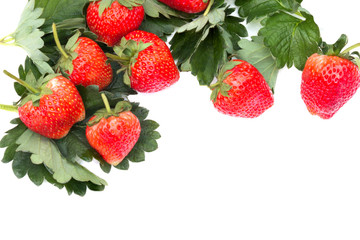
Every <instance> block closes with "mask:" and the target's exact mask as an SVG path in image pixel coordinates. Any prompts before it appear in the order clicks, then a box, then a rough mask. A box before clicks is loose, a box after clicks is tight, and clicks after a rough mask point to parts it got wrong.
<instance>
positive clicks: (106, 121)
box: [86, 94, 141, 166]
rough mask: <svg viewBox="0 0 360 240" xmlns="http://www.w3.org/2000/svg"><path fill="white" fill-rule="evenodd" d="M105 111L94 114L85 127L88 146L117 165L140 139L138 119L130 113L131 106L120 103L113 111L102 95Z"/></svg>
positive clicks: (126, 103)
mask: <svg viewBox="0 0 360 240" xmlns="http://www.w3.org/2000/svg"><path fill="white" fill-rule="evenodd" d="M102 97H103V99H104V103H105V106H106V109H102V110H100V111H98V112H97V113H95V116H93V117H92V118H91V119H90V121H89V123H88V126H87V127H86V138H87V140H88V142H89V143H90V145H91V146H92V147H93V148H94V149H95V150H96V151H97V152H98V153H100V155H101V156H102V157H103V159H104V160H105V161H106V162H107V163H109V164H111V165H114V166H116V165H118V164H119V163H120V162H121V161H122V160H123V159H124V158H125V157H126V156H127V155H128V154H129V153H130V151H131V150H132V148H133V147H134V146H135V144H136V142H137V141H138V139H139V137H140V132H141V127H140V122H139V119H138V118H137V117H136V116H135V115H134V114H133V113H132V112H130V110H131V104H130V103H128V102H120V103H118V104H117V105H116V107H115V109H110V107H109V103H108V102H107V99H106V97H105V95H104V94H102Z"/></svg>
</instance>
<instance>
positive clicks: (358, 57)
mask: <svg viewBox="0 0 360 240" xmlns="http://www.w3.org/2000/svg"><path fill="white" fill-rule="evenodd" d="M347 43H348V37H347V36H346V35H345V34H342V35H341V36H340V38H339V39H338V40H337V41H336V42H335V43H334V44H327V43H326V42H322V43H321V44H320V49H321V53H322V54H324V55H327V56H338V57H341V58H344V59H348V60H350V61H352V62H353V63H354V64H356V65H357V66H358V67H360V53H359V52H357V51H355V52H352V51H353V50H354V49H355V48H358V47H360V43H357V44H355V45H353V46H350V47H348V48H346V49H345V50H343V49H344V48H345V46H346V45H347Z"/></svg>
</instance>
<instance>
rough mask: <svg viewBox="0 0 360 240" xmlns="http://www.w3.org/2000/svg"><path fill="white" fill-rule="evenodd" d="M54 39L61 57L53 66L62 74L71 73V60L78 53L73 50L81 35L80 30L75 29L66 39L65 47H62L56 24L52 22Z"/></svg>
mask: <svg viewBox="0 0 360 240" xmlns="http://www.w3.org/2000/svg"><path fill="white" fill-rule="evenodd" d="M52 29H53V34H54V40H55V43H56V46H57V48H58V50H59V52H60V53H61V58H60V60H59V61H58V63H57V64H56V66H55V69H56V71H57V72H61V73H62V74H63V75H67V74H69V75H70V74H71V73H72V72H73V70H74V65H73V63H72V61H73V60H74V59H75V58H77V57H78V54H77V53H76V52H75V49H76V48H77V47H78V46H79V44H80V43H79V42H78V39H79V37H80V35H81V33H80V31H76V33H75V34H74V35H73V36H72V37H71V38H70V39H69V40H68V42H67V43H66V45H65V47H63V46H62V45H61V43H60V40H59V37H58V34H57V30H56V24H55V23H53V25H52Z"/></svg>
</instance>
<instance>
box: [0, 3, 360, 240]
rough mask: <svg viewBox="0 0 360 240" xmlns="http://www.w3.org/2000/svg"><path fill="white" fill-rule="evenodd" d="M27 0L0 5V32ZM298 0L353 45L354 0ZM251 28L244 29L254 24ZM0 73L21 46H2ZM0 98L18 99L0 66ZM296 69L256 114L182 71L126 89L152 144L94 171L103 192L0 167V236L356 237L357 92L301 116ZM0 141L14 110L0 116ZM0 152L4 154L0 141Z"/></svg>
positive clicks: (359, 222) (327, 34)
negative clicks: (154, 125)
mask: <svg viewBox="0 0 360 240" xmlns="http://www.w3.org/2000/svg"><path fill="white" fill-rule="evenodd" d="M26 2H27V1H26V0H13V1H6V2H4V3H3V4H2V7H1V8H0V36H5V35H7V34H9V33H11V32H12V31H14V30H15V29H16V26H17V22H18V20H19V16H20V13H21V11H22V8H23V7H24V6H25V4H26ZM333 2H335V1H325V0H317V1H310V0H304V2H303V7H305V8H306V9H308V10H309V11H310V12H311V13H312V14H313V15H314V16H315V21H316V22H317V23H318V24H319V26H320V28H321V32H322V37H323V39H325V40H326V41H328V42H329V43H332V42H334V41H336V40H337V38H338V37H339V36H340V34H342V33H346V34H347V35H348V36H349V39H350V44H351V45H352V44H354V43H356V42H359V41H360V30H359V27H358V21H359V17H358V11H359V8H358V7H357V6H354V4H355V3H356V2H357V1H355V0H342V1H340V3H341V4H339V2H338V1H336V4H330V3H333ZM252 32H254V30H253V31H252ZM0 56H1V57H0V66H1V72H2V70H3V69H7V70H8V71H10V72H12V73H17V68H18V65H19V64H22V63H23V61H24V59H25V54H24V52H23V50H22V49H17V48H13V47H2V46H0ZM0 81H1V87H0V102H1V103H4V104H11V103H12V102H13V101H16V100H17V96H16V94H15V91H14V90H13V88H12V84H13V82H12V80H11V79H9V78H8V77H6V76H5V75H4V74H2V73H1V74H0ZM300 83H301V72H299V71H297V70H294V69H291V70H288V69H284V70H282V71H281V72H280V74H279V78H278V83H277V87H276V94H275V105H274V106H273V107H272V108H271V109H269V110H268V111H267V112H265V114H263V115H262V116H261V117H259V118H257V119H240V118H232V117H228V116H224V115H222V114H220V113H218V112H217V111H216V110H215V109H214V108H213V106H212V104H211V102H210V100H209V95H210V91H209V90H208V89H207V88H206V87H200V86H199V85H198V83H197V81H196V79H195V78H194V77H192V76H191V75H190V74H182V75H181V79H180V81H179V82H178V83H177V84H175V85H174V86H172V87H171V88H170V89H167V90H165V91H163V92H159V93H156V94H140V95H138V96H134V97H131V100H133V101H140V102H141V103H142V105H143V106H145V107H147V108H149V109H150V110H151V112H150V116H149V117H150V118H151V119H154V120H156V121H158V122H159V123H160V124H161V127H160V128H159V131H160V132H161V134H162V138H161V140H160V141H159V150H158V151H156V152H154V153H150V154H147V155H146V162H143V163H139V164H131V167H130V170H129V171H127V172H124V171H117V170H113V171H112V172H111V173H110V174H109V175H107V174H104V173H102V172H101V171H100V170H99V169H98V168H97V165H95V164H90V165H87V166H88V167H89V168H91V169H93V170H94V171H96V173H98V174H100V176H102V177H103V178H105V179H106V180H107V182H108V183H109V186H108V187H107V188H106V189H105V191H103V192H91V191H89V192H88V193H87V195H86V196H85V197H78V196H76V195H72V196H68V195H67V193H66V191H65V190H58V189H57V188H55V187H53V186H50V184H48V183H44V184H43V185H42V186H41V187H36V186H35V185H34V184H33V183H32V182H30V180H29V179H28V178H27V176H26V177H25V178H23V179H21V180H19V179H17V178H16V177H15V175H14V174H13V173H12V169H11V164H3V163H0V189H1V195H0V239H29V238H30V239H32V238H34V239H35V238H36V239H49V238H50V239H107V240H110V239H126V240H135V239H136V240H143V239H157V240H165V239H166V240H168V239H171V240H173V239H174V240H175V239H176V240H177V239H181V240H183V239H227V240H230V239H242V240H263V239H276V240H295V239H299V240H300V239H301V240H303V239H307V240H322V239H324V240H325V239H326V240H329V239H347V240H352V239H359V238H360V230H359V226H360V191H359V190H360V189H359V187H360V151H359V144H360V124H359V123H360V93H357V94H356V95H355V97H354V98H352V99H351V100H350V101H349V102H348V103H347V104H346V105H345V106H344V107H343V108H342V109H341V110H340V111H339V112H338V113H337V114H336V115H335V116H334V117H333V118H332V119H331V120H321V119H320V118H318V117H315V116H312V115H310V114H309V113H308V111H307V109H306V107H305V104H304V103H303V102H302V100H301V97H300ZM0 114H1V117H0V121H1V124H0V137H2V136H3V135H4V132H5V131H6V130H8V129H10V128H11V127H12V126H11V125H10V124H9V121H10V120H11V119H13V118H15V117H17V115H16V114H15V113H7V112H1V113H0ZM0 155H1V156H2V155H3V149H1V152H0Z"/></svg>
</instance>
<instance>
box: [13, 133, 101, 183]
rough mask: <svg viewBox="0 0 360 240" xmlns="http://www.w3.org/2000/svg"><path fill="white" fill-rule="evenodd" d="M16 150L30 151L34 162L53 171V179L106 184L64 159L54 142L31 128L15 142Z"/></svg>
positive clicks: (79, 166) (62, 181)
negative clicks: (17, 145)
mask: <svg viewBox="0 0 360 240" xmlns="http://www.w3.org/2000/svg"><path fill="white" fill-rule="evenodd" d="M16 143H17V144H19V147H18V149H17V151H18V152H19V151H21V152H28V153H31V154H32V155H31V161H32V162H33V163H34V164H44V165H45V166H46V167H47V168H49V169H50V170H51V171H52V172H53V177H54V179H55V180H56V181H57V182H59V183H62V184H65V183H67V182H69V181H70V180H71V179H75V180H77V181H81V182H88V181H90V182H92V183H94V184H96V185H107V183H106V181H105V180H103V179H101V178H99V177H97V176H96V175H95V174H93V173H92V172H90V171H89V170H87V169H86V168H85V167H83V166H81V165H80V164H78V163H74V162H70V161H68V160H67V159H65V158H64V157H63V156H62V155H61V153H60V151H59V149H58V148H57V146H56V145H55V143H54V142H52V141H51V140H50V139H48V138H45V137H43V136H41V135H39V134H37V133H34V132H32V131H31V130H27V131H25V133H24V134H23V135H21V136H20V138H19V139H18V140H17V142H16Z"/></svg>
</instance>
